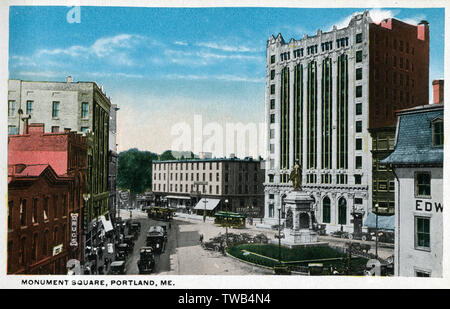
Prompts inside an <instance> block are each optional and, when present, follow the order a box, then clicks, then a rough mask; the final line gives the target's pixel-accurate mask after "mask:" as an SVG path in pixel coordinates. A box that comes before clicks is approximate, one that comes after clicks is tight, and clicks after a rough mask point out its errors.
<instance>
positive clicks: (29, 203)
mask: <svg viewBox="0 0 450 309" xmlns="http://www.w3.org/2000/svg"><path fill="white" fill-rule="evenodd" d="M67 203H68V201H67V195H66V194H63V195H62V196H61V202H59V197H58V195H53V197H52V201H51V205H50V198H49V197H45V198H43V199H42V201H41V200H40V199H38V198H33V199H20V200H19V205H17V207H18V213H16V212H15V211H14V207H15V205H14V201H9V202H8V229H13V228H14V227H15V226H14V222H13V218H14V215H13V213H16V214H17V215H18V218H19V224H20V226H28V225H30V224H38V223H42V222H48V220H50V218H53V219H58V218H59V217H66V216H67V209H68V205H67ZM41 204H42V205H41ZM50 206H51V207H52V210H51V211H52V213H50Z"/></svg>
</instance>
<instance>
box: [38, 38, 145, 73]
mask: <svg viewBox="0 0 450 309" xmlns="http://www.w3.org/2000/svg"><path fill="white" fill-rule="evenodd" d="M145 40H146V38H145V37H143V36H140V35H135V34H119V35H116V36H112V37H103V38H99V39H97V40H96V41H95V42H94V43H93V44H91V45H89V46H81V45H73V46H70V47H67V48H55V49H41V50H39V51H37V52H36V56H37V57H41V56H44V55H50V56H54V55H65V56H70V57H84V58H88V57H90V56H95V57H97V58H104V57H109V58H110V59H111V60H112V61H113V62H114V63H116V64H119V65H125V66H131V65H134V64H135V63H134V61H133V60H132V59H131V58H130V57H129V55H128V53H127V52H128V51H129V50H133V48H135V47H136V46H138V45H139V44H141V43H143V42H144V41H145Z"/></svg>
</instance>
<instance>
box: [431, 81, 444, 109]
mask: <svg viewBox="0 0 450 309" xmlns="http://www.w3.org/2000/svg"><path fill="white" fill-rule="evenodd" d="M433 104H444V80H443V79H437V80H434V81H433Z"/></svg>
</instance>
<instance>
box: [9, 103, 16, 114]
mask: <svg viewBox="0 0 450 309" xmlns="http://www.w3.org/2000/svg"><path fill="white" fill-rule="evenodd" d="M15 113H16V101H8V117H14V114H15Z"/></svg>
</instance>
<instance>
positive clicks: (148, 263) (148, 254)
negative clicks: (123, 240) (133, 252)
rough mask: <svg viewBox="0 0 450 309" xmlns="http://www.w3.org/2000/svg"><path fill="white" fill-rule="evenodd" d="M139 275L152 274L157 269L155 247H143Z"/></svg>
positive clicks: (139, 262) (138, 263)
mask: <svg viewBox="0 0 450 309" xmlns="http://www.w3.org/2000/svg"><path fill="white" fill-rule="evenodd" d="M137 265H138V269H139V274H150V273H151V272H153V269H154V268H155V255H154V249H153V247H141V249H140V250H139V260H138V261H137Z"/></svg>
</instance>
